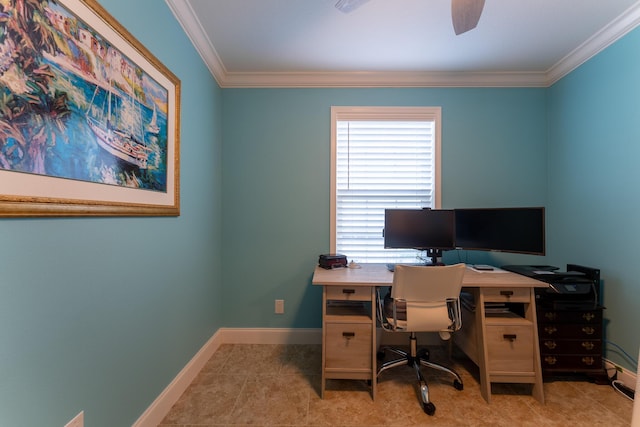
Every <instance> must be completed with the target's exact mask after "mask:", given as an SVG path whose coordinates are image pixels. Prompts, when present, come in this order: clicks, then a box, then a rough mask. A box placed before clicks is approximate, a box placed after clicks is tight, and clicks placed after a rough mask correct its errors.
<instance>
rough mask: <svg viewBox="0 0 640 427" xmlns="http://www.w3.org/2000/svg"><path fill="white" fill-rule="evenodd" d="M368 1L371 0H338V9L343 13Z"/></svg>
mask: <svg viewBox="0 0 640 427" xmlns="http://www.w3.org/2000/svg"><path fill="white" fill-rule="evenodd" d="M368 1H369V0H338V3H336V9H338V10H339V11H340V12H343V13H349V12H352V11H354V10H356V9H357V8H359V7H360V6H362V5H363V4H365V3H366V2H368Z"/></svg>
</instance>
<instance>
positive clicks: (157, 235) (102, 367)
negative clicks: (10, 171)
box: [0, 0, 222, 427]
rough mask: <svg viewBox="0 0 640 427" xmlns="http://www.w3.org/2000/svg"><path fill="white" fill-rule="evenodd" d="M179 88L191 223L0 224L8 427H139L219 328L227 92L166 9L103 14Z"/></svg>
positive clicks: (2, 369) (112, 0)
mask: <svg viewBox="0 0 640 427" xmlns="http://www.w3.org/2000/svg"><path fill="white" fill-rule="evenodd" d="M101 4H102V5H103V6H104V7H105V8H106V9H107V10H108V11H109V12H110V13H111V14H112V15H113V16H114V17H115V18H116V19H117V20H119V22H120V23H121V24H123V25H124V26H125V27H126V28H128V29H129V30H130V31H131V32H132V33H133V35H134V36H135V37H136V38H138V39H139V40H140V41H141V42H142V44H144V45H145V46H146V47H147V48H148V49H149V50H150V51H151V52H152V53H153V54H154V55H155V56H157V57H158V59H159V60H160V61H162V62H163V63H164V64H165V65H166V66H167V67H168V68H169V69H170V70H172V72H173V73H175V74H176V75H177V76H178V78H179V79H180V80H181V82H182V128H181V207H182V210H181V216H180V217H177V218H73V219H70V218H67V219H63V218H58V219H0V242H1V243H0V425H2V426H12V427H33V426H58V427H61V426H63V425H65V423H67V422H68V421H69V420H70V419H71V418H72V417H73V416H75V415H76V414H77V413H78V412H80V411H81V410H84V411H85V425H87V426H96V427H100V426H102V427H114V426H127V425H131V424H132V423H133V422H135V420H136V419H137V418H138V417H139V416H140V415H141V414H142V412H143V411H144V410H145V409H146V408H147V407H148V406H149V405H150V404H151V403H152V402H153V400H154V399H155V398H156V397H157V396H158V395H159V394H160V393H161V392H162V390H163V389H164V388H165V387H166V386H167V385H168V384H169V382H170V381H171V380H172V379H173V378H174V377H175V376H176V374H178V372H179V371H180V370H181V369H182V368H183V367H184V366H185V364H186V363H187V362H188V361H189V360H190V359H191V358H192V357H193V355H194V354H195V353H196V352H197V351H198V350H199V349H200V348H201V346H202V345H203V344H204V343H205V342H206V341H207V339H209V338H210V337H211V336H212V335H213V334H214V333H215V332H216V331H217V330H218V329H219V327H220V326H221V325H222V320H221V319H222V318H221V309H220V307H221V304H220V296H221V294H222V292H221V274H220V261H221V258H220V257H221V250H220V244H221V235H220V234H221V211H220V201H221V122H220V119H221V111H220V109H221V91H220V89H219V87H218V86H217V85H216V83H215V80H213V78H212V76H211V74H210V73H209V71H208V70H207V68H206V66H205V65H204V63H203V61H202V60H201V58H200V56H199V55H198V54H197V52H196V51H195V49H194V48H193V46H192V45H191V43H190V41H189V39H188V38H187V37H186V35H185V34H184V32H183V31H182V28H181V27H180V25H179V24H178V22H177V21H176V20H175V18H174V16H173V14H172V13H171V11H170V10H169V8H168V7H167V5H166V4H165V3H164V2H159V1H156V0H136V1H131V0H102V1H101Z"/></svg>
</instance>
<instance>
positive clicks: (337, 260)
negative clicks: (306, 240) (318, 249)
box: [318, 254, 347, 270]
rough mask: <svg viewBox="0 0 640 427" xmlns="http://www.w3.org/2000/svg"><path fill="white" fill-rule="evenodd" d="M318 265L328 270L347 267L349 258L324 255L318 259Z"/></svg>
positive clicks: (338, 255)
mask: <svg viewBox="0 0 640 427" xmlns="http://www.w3.org/2000/svg"><path fill="white" fill-rule="evenodd" d="M318 265H319V266H320V267H322V268H326V269H327V270H331V269H332V268H343V267H346V266H347V257H346V256H345V255H341V254H323V255H320V257H319V258H318Z"/></svg>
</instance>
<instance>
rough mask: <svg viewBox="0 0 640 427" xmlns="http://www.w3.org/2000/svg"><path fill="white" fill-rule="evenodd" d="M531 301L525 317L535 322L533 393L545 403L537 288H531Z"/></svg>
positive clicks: (539, 400)
mask: <svg viewBox="0 0 640 427" xmlns="http://www.w3.org/2000/svg"><path fill="white" fill-rule="evenodd" d="M529 298H530V299H531V303H530V304H528V305H527V310H526V313H525V317H526V318H527V319H529V320H531V322H532V323H533V363H534V370H535V373H534V375H535V379H534V383H533V390H532V391H531V394H532V395H533V397H535V398H536V399H537V400H538V402H540V403H542V404H544V391H543V385H542V366H541V362H540V341H539V340H538V316H537V315H536V294H535V289H533V288H531V294H530V297H529Z"/></svg>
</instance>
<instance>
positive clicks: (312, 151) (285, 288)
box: [222, 88, 547, 328]
mask: <svg viewBox="0 0 640 427" xmlns="http://www.w3.org/2000/svg"><path fill="white" fill-rule="evenodd" d="M222 96H223V105H224V108H223V123H224V126H223V140H224V150H223V164H224V167H223V182H224V186H223V203H222V206H223V208H222V210H223V211H222V212H223V213H222V215H223V224H224V230H223V248H224V250H223V255H222V259H223V265H224V268H223V286H224V291H223V292H224V295H225V298H226V299H227V300H228V301H242V303H238V304H233V303H229V304H225V306H224V307H223V312H224V319H225V326H228V327H283V328H290V327H291V328H308V327H320V326H321V293H320V289H317V287H312V286H311V285H310V280H311V275H312V272H313V269H314V266H315V265H316V263H317V259H318V255H319V254H321V253H326V252H328V251H329V203H330V200H329V198H330V188H329V186H330V159H329V157H330V108H331V106H332V105H343V106H344V105H387V106H392V105H402V106H419V105H423V106H442V119H443V125H442V152H443V154H442V169H443V170H442V176H443V207H493V206H523V205H526V206H544V205H545V204H546V176H547V169H546V162H547V153H546V146H545V141H546V110H545V108H546V90H545V89H471V88H455V89H453V88H447V89H445V88H438V89H416V88H413V89H225V90H223V95H222ZM346 255H347V256H348V254H346ZM447 255H448V256H447V260H449V261H451V260H462V261H467V262H478V263H480V262H492V263H496V264H499V265H500V264H506V263H519V264H523V263H534V262H538V263H539V262H542V261H541V259H543V257H532V256H524V255H519V256H518V255H513V254H511V255H507V254H490V253H483V252H469V253H467V252H464V251H460V252H453V253H449V254H447ZM276 298H278V299H284V300H285V314H284V315H276V314H274V313H273V312H274V300H275V299H276Z"/></svg>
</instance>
